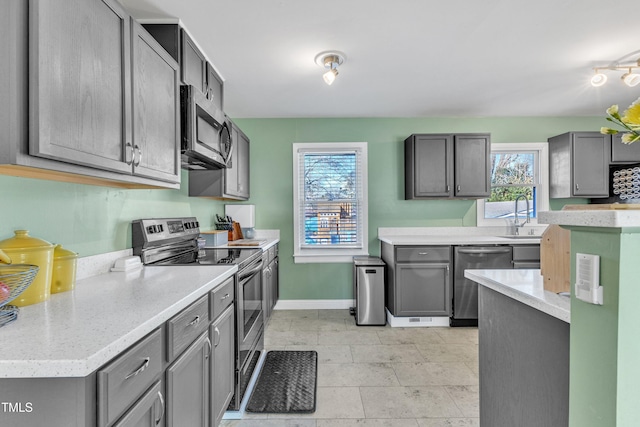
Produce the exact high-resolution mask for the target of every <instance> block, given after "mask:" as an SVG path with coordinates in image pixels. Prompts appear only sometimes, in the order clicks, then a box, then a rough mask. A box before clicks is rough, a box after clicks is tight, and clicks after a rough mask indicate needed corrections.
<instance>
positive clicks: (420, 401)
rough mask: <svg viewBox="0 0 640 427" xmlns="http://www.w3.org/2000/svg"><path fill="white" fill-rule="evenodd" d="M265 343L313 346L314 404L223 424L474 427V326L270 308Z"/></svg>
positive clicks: (269, 346)
mask: <svg viewBox="0 0 640 427" xmlns="http://www.w3.org/2000/svg"><path fill="white" fill-rule="evenodd" d="M265 349H266V350H267V351H268V350H316V351H317V352H318V393H317V401H316V412H315V413H313V414H308V415H306V414H305V415H299V414H297V415H282V414H268V415H260V414H250V413H246V414H245V415H244V417H243V419H242V420H224V421H223V422H222V426H223V427H258V426H260V427H263V426H265V427H272V426H273V427H276V426H286V427H293V426H300V427H348V426H362V427H396V426H398V427H405V426H406V427H409V426H412V427H479V425H480V422H479V420H478V417H479V403H478V330H477V328H391V327H389V326H386V327H383V326H356V324H355V321H354V318H353V317H352V316H350V315H349V311H348V310H276V311H274V313H273V316H272V318H271V320H270V322H269V324H268V326H267V330H266V334H265Z"/></svg>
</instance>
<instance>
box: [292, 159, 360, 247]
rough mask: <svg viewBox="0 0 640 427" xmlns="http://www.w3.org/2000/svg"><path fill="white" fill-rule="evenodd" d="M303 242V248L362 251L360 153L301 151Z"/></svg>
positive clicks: (300, 236) (300, 210)
mask: <svg viewBox="0 0 640 427" xmlns="http://www.w3.org/2000/svg"><path fill="white" fill-rule="evenodd" d="M298 157H299V159H298V166H299V170H298V171H297V172H298V174H299V175H298V176H299V177H301V178H302V179H299V180H298V185H299V188H298V197H299V200H298V201H297V202H298V203H299V215H300V216H301V218H299V221H298V224H299V227H300V229H299V234H298V236H299V239H300V242H299V244H300V247H303V248H336V247H340V248H362V246H363V220H362V215H361V212H362V206H363V203H364V187H363V175H362V170H363V164H362V155H361V152H360V150H353V149H349V150H332V151H318V150H313V151H308V150H302V149H301V150H299V151H298Z"/></svg>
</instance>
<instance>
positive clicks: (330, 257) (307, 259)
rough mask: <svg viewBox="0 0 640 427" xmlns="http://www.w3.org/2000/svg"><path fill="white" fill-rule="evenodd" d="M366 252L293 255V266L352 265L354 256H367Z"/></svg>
mask: <svg viewBox="0 0 640 427" xmlns="http://www.w3.org/2000/svg"><path fill="white" fill-rule="evenodd" d="M367 255H369V252H368V251H363V250H359V251H351V252H348V253H345V252H342V253H329V254H317V253H315V254H300V253H297V254H293V261H294V263H295V264H320V263H352V262H353V257H354V256H367Z"/></svg>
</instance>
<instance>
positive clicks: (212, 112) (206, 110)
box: [180, 85, 233, 170]
mask: <svg viewBox="0 0 640 427" xmlns="http://www.w3.org/2000/svg"><path fill="white" fill-rule="evenodd" d="M180 124H181V127H182V138H181V140H182V142H181V145H182V146H181V153H182V167H183V168H184V169H190V170H202V169H220V168H226V167H227V163H228V162H229V160H230V158H229V157H230V155H231V149H232V144H233V140H232V138H231V122H230V121H228V120H227V119H226V116H225V114H224V113H223V112H222V111H221V110H220V109H219V108H217V107H216V106H215V105H214V104H213V102H212V101H211V100H209V99H207V98H206V97H205V96H204V94H203V93H202V92H200V91H199V90H198V89H196V88H195V87H193V86H187V85H183V86H181V88H180Z"/></svg>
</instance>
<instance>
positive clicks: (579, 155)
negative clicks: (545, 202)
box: [549, 132, 611, 198]
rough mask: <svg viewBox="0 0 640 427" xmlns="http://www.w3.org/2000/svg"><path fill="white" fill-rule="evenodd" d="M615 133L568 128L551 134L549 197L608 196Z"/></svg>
mask: <svg viewBox="0 0 640 427" xmlns="http://www.w3.org/2000/svg"><path fill="white" fill-rule="evenodd" d="M610 156H611V135H602V134H601V133H600V132H567V133H564V134H562V135H557V136H554V137H552V138H549V197H552V198H570V197H588V198H598V197H608V196H609V161H610Z"/></svg>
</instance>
